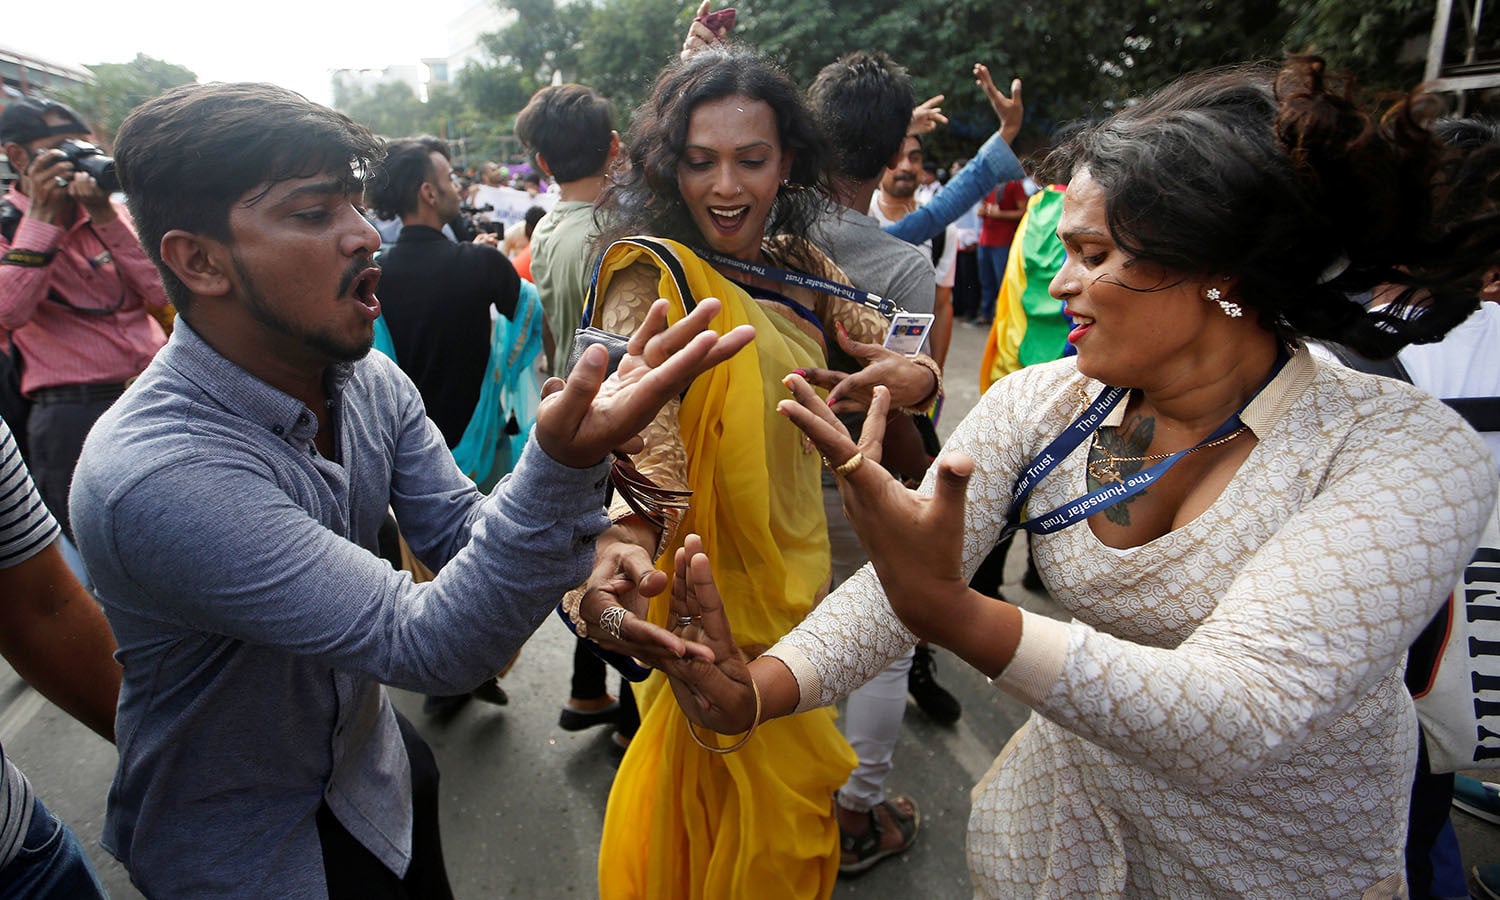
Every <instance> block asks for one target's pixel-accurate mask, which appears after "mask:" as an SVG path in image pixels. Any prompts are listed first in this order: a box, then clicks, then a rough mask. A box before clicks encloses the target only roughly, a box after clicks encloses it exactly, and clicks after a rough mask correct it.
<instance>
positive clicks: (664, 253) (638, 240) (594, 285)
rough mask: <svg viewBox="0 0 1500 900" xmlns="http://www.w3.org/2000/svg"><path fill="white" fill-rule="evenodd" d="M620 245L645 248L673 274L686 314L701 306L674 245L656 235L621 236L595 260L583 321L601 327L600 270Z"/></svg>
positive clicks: (673, 280) (664, 269)
mask: <svg viewBox="0 0 1500 900" xmlns="http://www.w3.org/2000/svg"><path fill="white" fill-rule="evenodd" d="M616 247H635V248H636V249H639V250H644V251H645V252H646V253H647V255H649V256H650V257H651V258H652V259H653V260H655V261H656V265H657V268H659V269H661V271H663V272H665V273H667V275H668V276H669V277H671V279H672V283H673V284H675V285H676V286H677V296H678V297H680V298H681V299H682V309H683V314H684V315H686V314H687V313H691V312H692V311H693V309H694V307H696V306H697V305H698V301H697V300H696V299H694V297H693V288H692V285H690V284H689V283H688V278H687V272H686V271H685V270H684V269H683V268H682V262H681V261H680V260H678V259H677V255H676V254H675V253H673V252H672V248H670V247H668V246H667V245H666V244H664V243H662V242H661V241H659V240H657V239H655V238H651V237H646V236H643V235H637V236H635V237H627V238H621V239H620V240H618V241H615V242H614V243H612V244H610V245H609V246H608V247H606V248H605V249H604V252H603V253H601V254H599V258H598V259H597V260H595V261H594V275H593V277H592V278H590V279H589V290H588V294H587V295H585V297H584V302H583V321H585V322H587V323H588V324H589V325H591V326H594V327H598V323H597V322H595V321H594V315H595V313H596V312H597V311H598V308H599V302H598V301H599V273H600V271H601V270H603V268H604V259H605V257H607V256H609V252H610V251H611V250H613V249H615V248H616Z"/></svg>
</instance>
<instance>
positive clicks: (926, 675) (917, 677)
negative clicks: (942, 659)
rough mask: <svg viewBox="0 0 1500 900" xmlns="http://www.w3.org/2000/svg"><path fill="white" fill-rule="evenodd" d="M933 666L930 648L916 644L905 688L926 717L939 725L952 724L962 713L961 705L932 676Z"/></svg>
mask: <svg viewBox="0 0 1500 900" xmlns="http://www.w3.org/2000/svg"><path fill="white" fill-rule="evenodd" d="M935 667H936V661H935V660H934V659H933V657H932V648H930V647H922V646H918V647H917V652H916V656H915V657H913V659H912V661H911V672H910V673H909V674H908V675H907V676H906V689H907V691H909V692H910V693H911V696H912V699H913V700H915V701H917V706H918V707H919V708H920V709H921V710H922V712H924V713H926V714H927V718H929V719H931V720H932V721H934V722H936V723H938V724H939V725H952V724H953V723H954V722H957V721H958V717H959V716H961V715H963V707H962V706H961V705H960V704H959V702H958V698H957V697H955V696H953V695H952V694H950V693H949V692H948V690H947V688H945V687H943V686H942V685H940V684H938V683H937V679H936V678H935V677H934V676H933V669H934V668H935Z"/></svg>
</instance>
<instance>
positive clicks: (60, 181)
mask: <svg viewBox="0 0 1500 900" xmlns="http://www.w3.org/2000/svg"><path fill="white" fill-rule="evenodd" d="M52 183H53V184H55V185H57V186H58V187H60V188H65V187H67V186H68V179H66V178H64V177H62V176H61V175H58V176H56V177H54V178H53V179H52Z"/></svg>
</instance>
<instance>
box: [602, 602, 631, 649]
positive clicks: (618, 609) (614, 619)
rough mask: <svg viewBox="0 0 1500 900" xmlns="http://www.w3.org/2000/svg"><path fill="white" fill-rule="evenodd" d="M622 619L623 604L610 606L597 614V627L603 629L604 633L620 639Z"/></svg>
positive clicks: (623, 615) (623, 613) (623, 616)
mask: <svg viewBox="0 0 1500 900" xmlns="http://www.w3.org/2000/svg"><path fill="white" fill-rule="evenodd" d="M624 621H625V607H623V606H611V607H609V608H608V609H606V610H605V611H604V612H602V613H600V614H599V627H600V628H602V629H604V633H605V634H607V635H609V636H610V637H612V638H614V639H615V640H617V641H618V640H621V638H620V623H621V622H624Z"/></svg>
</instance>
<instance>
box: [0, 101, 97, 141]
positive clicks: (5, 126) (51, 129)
mask: <svg viewBox="0 0 1500 900" xmlns="http://www.w3.org/2000/svg"><path fill="white" fill-rule="evenodd" d="M47 113H53V114H54V115H59V116H62V117H63V118H65V119H67V120H68V121H67V122H66V123H65V124H62V125H48V124H47V121H46V119H44V118H43V116H45V115H46V114H47ZM88 133H89V127H88V126H87V125H85V124H83V119H81V118H79V117H78V113H76V112H74V111H73V110H72V108H71V107H68V106H66V105H64V104H62V103H57V102H55V101H53V100H38V99H36V98H34V97H26V98H23V99H20V100H15V101H12V102H11V103H10V104H8V105H7V106H6V107H5V112H3V113H0V144H10V143H16V144H29V143H31V142H32V141H34V140H37V139H39V138H44V137H52V136H53V135H58V134H88Z"/></svg>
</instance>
